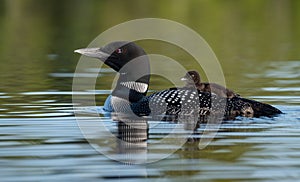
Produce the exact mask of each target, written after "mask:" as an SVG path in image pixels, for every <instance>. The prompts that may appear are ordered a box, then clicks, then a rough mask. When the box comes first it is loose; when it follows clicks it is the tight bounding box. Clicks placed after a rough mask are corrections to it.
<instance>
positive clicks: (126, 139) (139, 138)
mask: <svg viewBox="0 0 300 182" xmlns="http://www.w3.org/2000/svg"><path fill="white" fill-rule="evenodd" d="M112 119H113V120H114V121H117V130H116V131H115V132H114V134H115V136H116V140H117V141H116V149H115V152H116V154H120V155H119V159H118V160H119V161H121V162H124V163H129V164H142V163H146V162H147V139H148V123H147V120H146V119H145V120H143V118H137V117H134V116H131V115H120V114H118V115H116V116H113V117H112Z"/></svg>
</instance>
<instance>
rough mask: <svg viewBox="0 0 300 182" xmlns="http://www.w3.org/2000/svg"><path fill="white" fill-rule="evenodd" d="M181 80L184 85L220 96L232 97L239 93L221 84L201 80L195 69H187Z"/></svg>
mask: <svg viewBox="0 0 300 182" xmlns="http://www.w3.org/2000/svg"><path fill="white" fill-rule="evenodd" d="M181 80H182V81H185V82H186V85H185V87H196V88H197V89H198V90H200V91H202V92H211V93H213V94H216V95H218V96H220V97H227V98H232V97H237V96H239V94H236V93H234V92H233V91H232V90H229V89H227V88H225V87H223V86H222V85H219V84H216V83H203V82H201V77H200V75H199V73H198V72H197V71H188V72H187V73H186V75H185V76H184V77H182V78H181Z"/></svg>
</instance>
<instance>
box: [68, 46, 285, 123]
mask: <svg viewBox="0 0 300 182" xmlns="http://www.w3.org/2000/svg"><path fill="white" fill-rule="evenodd" d="M74 52H76V53H79V54H82V55H84V56H88V57H92V58H97V59H100V60H101V61H103V62H104V63H105V64H106V65H108V66H109V67H111V68H112V69H114V70H115V71H117V72H118V73H119V74H120V76H119V79H118V81H117V84H116V87H115V89H114V90H113V91H112V94H111V95H112V96H111V99H110V102H111V105H112V108H113V110H114V111H115V112H121V113H130V112H132V114H136V115H138V116H144V115H150V114H151V115H154V114H155V115H159V114H171V115H173V114H174V115H176V114H179V113H182V112H187V113H189V112H190V111H191V112H192V111H193V110H194V111H196V112H197V113H199V114H200V115H211V114H213V113H218V112H221V113H222V114H224V116H225V117H224V118H228V116H229V117H230V116H231V115H232V114H233V113H232V111H238V110H242V109H243V106H244V105H247V104H251V106H252V108H253V110H254V117H260V116H269V117H270V116H274V115H276V114H280V113H282V112H281V111H280V110H278V109H276V108H275V107H273V106H270V105H268V104H264V103H261V102H257V101H254V100H249V99H245V98H241V97H233V98H223V97H219V96H217V95H212V94H210V93H208V92H202V91H197V90H196V89H187V88H178V89H177V88H172V89H167V90H163V91H159V92H156V93H153V94H151V95H149V96H146V94H147V91H148V87H149V79H150V65H149V64H150V63H149V58H148V56H147V54H146V52H145V51H144V50H143V49H142V48H141V47H140V46H138V45H137V44H135V43H134V42H127V41H117V42H112V43H109V44H107V45H105V46H103V47H101V48H84V49H78V50H75V51H74ZM224 101H225V102H224ZM234 113H235V112H234Z"/></svg>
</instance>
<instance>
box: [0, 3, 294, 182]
mask: <svg viewBox="0 0 300 182" xmlns="http://www.w3.org/2000/svg"><path fill="white" fill-rule="evenodd" d="M112 2H114V3H112ZM128 2H130V3H129V4H127V3H125V2H124V1H93V0H89V1H85V2H81V1H67V0H65V1H52V0H51V1H44V2H37V1H30V0H25V1H0V10H1V11H0V25H1V27H3V28H1V29H0V32H1V34H2V35H3V36H1V38H0V40H1V42H0V77H1V86H0V89H1V90H0V98H1V99H0V104H1V107H0V141H1V142H0V179H1V180H0V181H54V180H58V181H67V180H72V181H83V180H84V181H140V180H145V181H182V180H190V181H216V182H219V181H297V180H298V179H299V178H300V94H299V93H300V92H299V91H300V79H299V78H300V72H299V70H300V53H299V50H300V40H299V37H300V24H299V22H300V14H299V12H300V11H299V8H298V7H299V2H298V1H297V2H296V1H284V2H283V1H243V2H239V3H233V2H231V1H228V3H223V2H220V1H211V2H209V1H207V2H206V1H204V2H202V3H200V2H197V1H187V2H183V1H178V2H177V3H179V4H178V5H172V6H168V5H169V3H170V2H169V1H163V2H156V3H153V2H152V1H145V2H144V3H146V4H143V3H140V1H128ZM56 3H59V6H58V5H57V4H56ZM115 3H118V6H115ZM132 3H133V4H135V5H136V9H138V11H133V9H132V5H131V4H132ZM70 4H72V8H70V7H69V5H70ZM297 5H298V6H297ZM145 6H147V7H151V8H152V9H153V11H150V10H148V9H147V8H145ZM196 7H197V8H196ZM113 8H116V9H115V11H114V15H113V16H111V14H110V13H111V10H110V9H113ZM142 17H163V18H169V19H172V20H175V21H179V22H181V23H183V24H185V25H188V26H190V27H191V28H193V29H194V30H195V31H197V32H198V33H199V34H201V35H202V36H203V37H204V38H205V39H206V41H207V42H208V43H209V44H210V45H211V47H212V49H213V50H214V51H215V53H216V55H217V57H218V58H219V61H220V64H221V66H222V68H223V71H224V76H225V78H226V84H227V86H228V87H229V88H232V89H233V90H236V91H237V92H238V93H240V94H241V95H242V96H244V97H247V98H251V99H255V100H258V101H262V102H266V103H269V104H272V105H274V106H275V107H278V108H279V109H281V110H282V111H283V112H284V114H282V115H279V116H277V117H274V118H238V119H237V120H235V121H228V122H227V123H225V124H222V125H221V126H220V129H219V131H218V132H217V134H216V136H214V137H213V138H212V141H211V142H210V143H209V145H208V146H206V147H205V148H204V149H199V148H198V146H199V139H200V138H201V137H202V138H204V137H206V138H210V136H209V135H202V134H203V132H204V130H205V127H206V126H205V125H201V126H200V127H199V128H198V129H197V130H196V131H195V133H193V134H192V135H191V136H190V137H189V138H188V139H187V141H186V142H185V143H184V144H183V145H181V143H180V142H182V141H183V140H186V139H185V138H184V137H185V135H184V134H183V133H182V131H179V130H178V131H177V130H175V133H174V135H171V136H170V137H169V139H168V140H166V141H163V142H158V141H161V140H162V139H163V138H164V137H165V136H168V135H169V133H170V131H172V130H173V129H174V127H176V124H174V123H168V122H160V121H155V120H151V119H150V120H149V121H147V122H148V124H149V126H150V129H149V131H148V133H147V130H143V128H142V129H141V131H139V132H138V133H137V136H138V137H137V138H139V140H137V141H136V142H135V143H134V145H129V144H124V143H121V142H119V141H118V140H117V139H116V138H115V137H111V136H109V135H106V134H105V132H104V130H103V128H101V127H97V126H98V125H99V124H100V125H101V126H103V125H104V126H105V128H106V129H108V130H110V131H111V132H112V134H115V135H117V136H118V137H119V138H120V137H123V138H125V139H132V138H134V137H135V136H133V137H132V136H131V135H130V134H132V133H133V134H134V132H130V131H131V130H130V129H129V130H126V131H127V132H128V131H129V133H126V132H122V131H123V130H124V126H123V125H122V124H120V123H118V122H116V121H113V119H112V118H111V117H110V116H107V115H103V114H100V115H99V116H98V115H97V117H96V116H95V113H96V111H98V110H99V108H101V106H102V105H103V103H104V101H105V98H106V97H107V96H108V94H109V93H110V88H111V84H112V82H113V80H114V79H115V75H116V74H115V72H113V71H112V70H111V69H109V68H104V69H101V70H97V69H90V70H88V71H87V72H86V73H84V74H81V75H77V76H79V77H91V76H95V75H97V76H98V80H97V84H96V91H95V94H96V103H97V108H96V107H93V106H91V107H88V108H82V107H80V105H77V103H73V101H72V94H75V95H76V94H77V95H92V94H94V92H93V91H91V90H88V91H86V92H75V93H73V92H72V81H73V76H74V70H75V68H76V64H77V62H78V60H79V56H78V55H75V54H73V50H75V49H77V48H81V47H86V46H87V45H88V44H89V42H90V41H91V40H92V39H93V38H95V37H96V36H97V35H98V34H99V33H101V32H102V31H104V30H105V29H107V28H109V27H110V26H113V25H115V24H118V23H121V22H123V21H126V20H130V19H134V18H142ZM195 17H197V18H195ZM258 17H259V18H258ZM141 45H143V47H145V49H146V51H147V52H154V53H158V54H166V55H168V56H170V57H173V58H174V59H175V60H179V61H178V62H179V63H180V64H182V65H184V66H185V67H186V69H199V70H200V71H201V68H200V67H199V68H198V67H197V65H196V64H195V63H193V61H189V60H190V59H191V58H190V57H189V56H188V55H186V53H184V52H180V50H178V48H176V47H172V46H170V45H165V44H164V43H161V42H158V43H155V42H150V43H149V42H141ZM98 73H99V74H98ZM171 86H173V85H171V84H170V83H169V82H168V81H166V80H163V79H162V78H159V77H153V78H152V79H151V87H150V89H151V90H162V89H165V88H169V87H171ZM74 110H77V111H78V110H79V111H80V112H82V113H84V114H83V115H82V116H81V118H80V123H83V124H84V126H87V127H88V131H91V133H92V135H90V138H88V140H87V137H85V136H84V135H83V133H82V131H81V129H83V128H82V127H81V128H80V127H79V125H80V123H78V122H77V119H78V117H75V115H74V112H75V111H74ZM137 123H140V124H141V126H144V124H145V121H139V122H137ZM97 131H100V132H99V133H97ZM93 132H95V133H93ZM103 133H104V134H103ZM128 135H130V136H128ZM178 136H182V138H180V137H179V138H178ZM145 139H147V140H145ZM99 151H101V152H102V153H101V152H99ZM173 152H174V153H173ZM104 154H105V155H104ZM120 161H121V162H120ZM145 161H147V162H149V163H146V164H129V163H144V162H145Z"/></svg>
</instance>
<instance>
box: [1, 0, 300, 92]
mask: <svg viewBox="0 0 300 182" xmlns="http://www.w3.org/2000/svg"><path fill="white" fill-rule="evenodd" d="M299 10H300V1H297V0H286V1H282V0H241V1H234V0H226V1H223V0H187V1H182V0H163V1H162V0H126V1H124V0H85V1H82V0H42V1H40V0H0V25H1V29H0V33H1V35H2V36H1V37H0V75H1V80H2V81H1V82H2V83H1V91H2V92H20V91H31V90H45V89H58V90H70V89H71V83H72V81H71V80H66V81H65V82H64V83H61V82H63V80H57V79H54V78H51V77H49V73H53V72H73V71H74V70H75V67H76V64H77V61H78V55H75V54H74V53H73V50H74V49H76V48H81V47H86V46H87V45H88V44H89V42H90V41H92V40H93V39H94V38H95V37H96V36H97V35H99V34H100V33H101V32H103V31H105V30H106V29H108V28H110V27H112V26H114V25H117V24H119V23H122V22H124V21H128V20H131V19H136V18H146V17H155V18H167V19H171V20H174V21H178V22H180V23H182V24H185V25H187V26H189V27H191V28H192V29H194V30H195V31H196V32H198V33H199V34H200V35H201V36H202V37H203V38H204V39H205V40H206V41H207V42H208V43H209V45H210V46H211V47H212V49H213V50H214V51H215V53H216V55H217V57H218V58H219V60H220V63H221V65H222V67H223V69H224V73H225V77H226V80H227V82H228V85H229V86H230V87H232V88H242V87H243V86H244V85H245V84H246V83H245V82H241V81H240V80H241V79H242V78H243V74H244V73H252V72H255V70H256V68H257V67H259V65H260V64H261V63H262V62H274V61H277V60H278V61H282V60H297V59H298V60H299V57H300V52H299V48H300V23H299V22H300V11H299ZM120 33H122V32H120ZM168 46H169V47H168ZM145 48H146V51H149V50H151V52H156V53H159V54H165V55H168V56H172V57H173V58H174V59H176V60H181V61H186V60H190V59H192V58H191V57H189V55H187V54H186V53H184V52H183V51H180V50H178V48H176V47H175V46H173V47H172V45H164V44H160V43H158V44H157V46H146V47H145ZM185 66H186V67H187V69H193V68H196V69H199V70H200V69H201V68H198V67H195V65H194V64H193V63H192V62H189V63H187V64H186V65H185ZM256 84H257V83H256Z"/></svg>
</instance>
